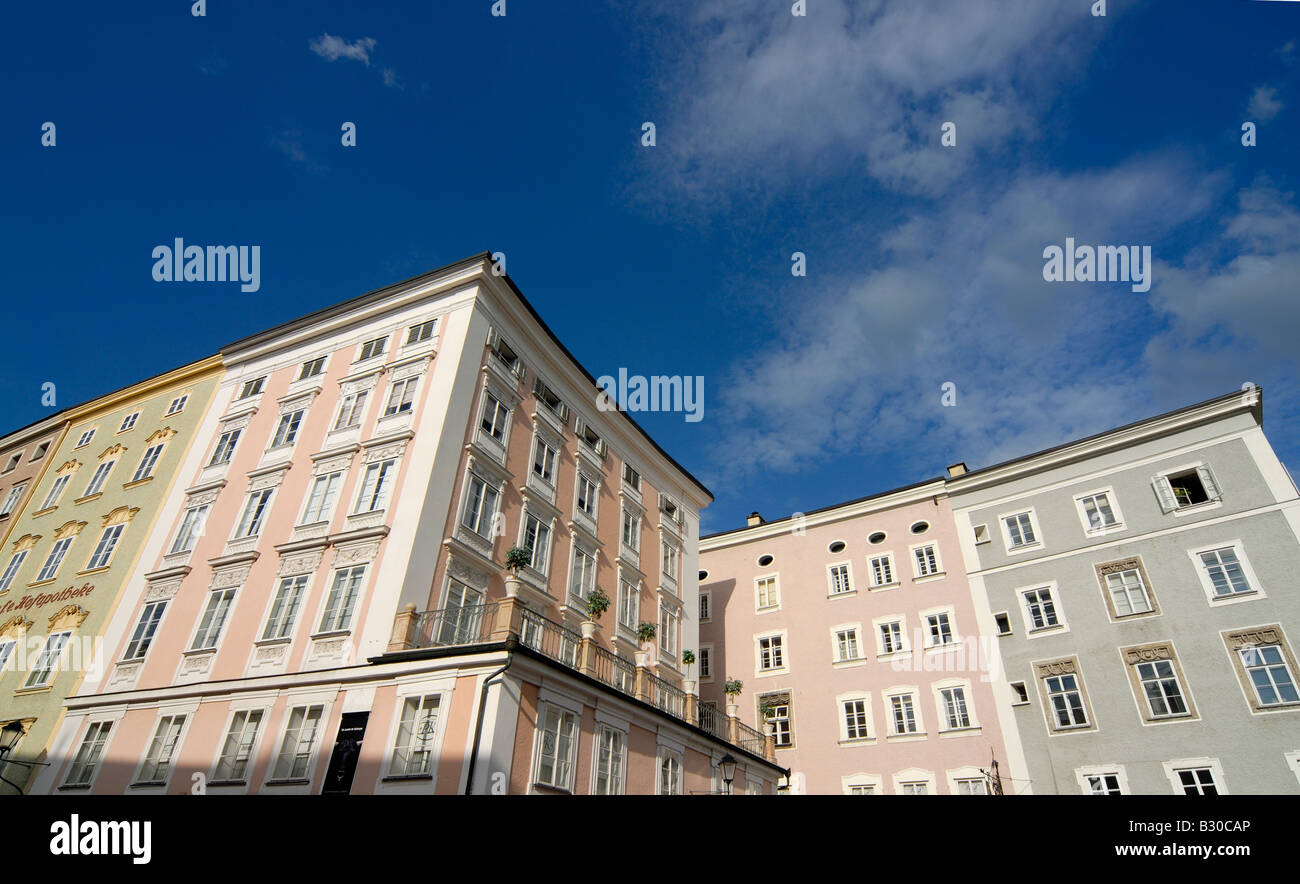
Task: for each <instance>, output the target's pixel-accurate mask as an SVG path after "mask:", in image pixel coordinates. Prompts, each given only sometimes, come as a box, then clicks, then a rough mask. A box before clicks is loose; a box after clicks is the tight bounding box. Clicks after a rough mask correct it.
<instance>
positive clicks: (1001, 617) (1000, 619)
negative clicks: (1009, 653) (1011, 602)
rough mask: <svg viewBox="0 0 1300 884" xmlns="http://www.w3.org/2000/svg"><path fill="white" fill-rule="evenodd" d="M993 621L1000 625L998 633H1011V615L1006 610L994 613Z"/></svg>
mask: <svg viewBox="0 0 1300 884" xmlns="http://www.w3.org/2000/svg"><path fill="white" fill-rule="evenodd" d="M993 622H994V623H995V624H996V625H997V627H998V635H1011V632H1012V630H1011V615H1010V614H1008V613H1007V612H1006V611H999V612H998V613H996V614H994V615H993Z"/></svg>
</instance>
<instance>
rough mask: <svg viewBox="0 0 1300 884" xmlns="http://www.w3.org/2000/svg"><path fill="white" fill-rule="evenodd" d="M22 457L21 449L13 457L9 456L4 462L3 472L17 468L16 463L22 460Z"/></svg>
mask: <svg viewBox="0 0 1300 884" xmlns="http://www.w3.org/2000/svg"><path fill="white" fill-rule="evenodd" d="M22 459H23V453H22V452H21V451H20V452H18V453H17V454H15V455H14V456H13V457H11V458H9V462H8V463H6V464H5V468H4V472H6V473H9V472H12V471H14V470H16V469H18V464H19V463H20V462H21V461H22Z"/></svg>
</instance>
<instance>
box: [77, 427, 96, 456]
mask: <svg viewBox="0 0 1300 884" xmlns="http://www.w3.org/2000/svg"><path fill="white" fill-rule="evenodd" d="M98 429H99V427H91V428H90V429H89V430H85V431H84V432H82V434H81V436H80V437H78V439H77V444H76V445H74V446H72V448H73V450H74V451H75V450H76V449H78V448H85V447H86V446H87V445H89V444H90V443H91V442H92V441H93V440H94V438H95V431H96V430H98Z"/></svg>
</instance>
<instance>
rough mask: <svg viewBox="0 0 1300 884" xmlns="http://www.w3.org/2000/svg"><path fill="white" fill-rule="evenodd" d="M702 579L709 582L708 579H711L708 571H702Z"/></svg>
mask: <svg viewBox="0 0 1300 884" xmlns="http://www.w3.org/2000/svg"><path fill="white" fill-rule="evenodd" d="M700 579H701V580H707V579H709V572H708V571H701V572H700Z"/></svg>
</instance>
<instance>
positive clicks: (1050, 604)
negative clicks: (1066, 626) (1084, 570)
mask: <svg viewBox="0 0 1300 884" xmlns="http://www.w3.org/2000/svg"><path fill="white" fill-rule="evenodd" d="M1021 598H1022V599H1024V603H1025V623H1026V624H1027V628H1028V630H1029V631H1030V632H1035V631H1037V630H1039V629H1051V628H1052V627H1055V626H1060V625H1061V620H1060V618H1059V617H1058V616H1057V613H1056V602H1055V601H1054V600H1053V599H1052V588H1051V587H1050V586H1040V587H1039V588H1037V589H1028V590H1025V591H1024V592H1023V593H1021Z"/></svg>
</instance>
